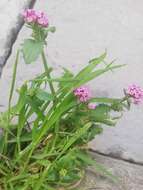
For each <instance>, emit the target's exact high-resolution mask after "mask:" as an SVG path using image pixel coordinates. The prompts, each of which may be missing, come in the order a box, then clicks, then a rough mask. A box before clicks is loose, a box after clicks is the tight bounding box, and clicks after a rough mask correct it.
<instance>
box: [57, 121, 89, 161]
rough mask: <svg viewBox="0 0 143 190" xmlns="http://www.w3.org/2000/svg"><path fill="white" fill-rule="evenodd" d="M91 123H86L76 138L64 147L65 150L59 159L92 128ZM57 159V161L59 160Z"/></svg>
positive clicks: (76, 133) (71, 139)
mask: <svg viewBox="0 0 143 190" xmlns="http://www.w3.org/2000/svg"><path fill="white" fill-rule="evenodd" d="M91 125H92V124H91V123H86V124H85V125H84V126H83V127H82V128H79V129H78V130H77V131H76V132H75V134H74V136H72V137H71V138H70V139H69V140H68V142H67V143H66V145H65V146H64V147H63V150H62V152H61V153H60V155H59V156H58V158H59V157H60V156H61V155H62V154H63V153H64V152H65V151H67V150H68V149H69V148H70V147H71V146H72V145H73V143H75V142H76V141H77V140H78V139H79V138H81V137H82V136H83V135H84V134H85V133H86V131H87V130H88V129H89V128H90V127H91ZM58 158H57V159H58Z"/></svg>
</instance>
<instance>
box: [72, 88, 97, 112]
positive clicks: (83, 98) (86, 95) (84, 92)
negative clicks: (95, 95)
mask: <svg viewBox="0 0 143 190" xmlns="http://www.w3.org/2000/svg"><path fill="white" fill-rule="evenodd" d="M74 95H75V96H76V97H77V98H78V100H79V101H80V102H82V103H85V102H87V101H88V100H90V98H91V91H90V89H89V88H88V87H86V86H81V87H79V88H76V89H75V90H74ZM87 106H88V109H92V110H93V109H95V108H96V104H95V103H88V105H87Z"/></svg>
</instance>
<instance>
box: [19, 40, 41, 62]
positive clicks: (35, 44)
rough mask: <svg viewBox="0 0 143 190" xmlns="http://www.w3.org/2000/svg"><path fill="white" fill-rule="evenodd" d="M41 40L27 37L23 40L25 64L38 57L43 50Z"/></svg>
mask: <svg viewBox="0 0 143 190" xmlns="http://www.w3.org/2000/svg"><path fill="white" fill-rule="evenodd" d="M43 45H44V44H43V42H40V41H35V40H32V39H27V40H25V41H24V44H23V48H22V52H23V56H24V60H25V63H26V64H30V63H32V62H34V61H36V59H37V58H38V56H39V55H40V54H41V52H42V50H43Z"/></svg>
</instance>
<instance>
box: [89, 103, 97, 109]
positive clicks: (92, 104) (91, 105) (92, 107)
mask: <svg viewBox="0 0 143 190" xmlns="http://www.w3.org/2000/svg"><path fill="white" fill-rule="evenodd" d="M96 106H97V105H96V104H95V103H92V102H91V103H89V104H88V109H90V110H94V109H96Z"/></svg>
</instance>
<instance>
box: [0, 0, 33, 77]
mask: <svg viewBox="0 0 143 190" xmlns="http://www.w3.org/2000/svg"><path fill="white" fill-rule="evenodd" d="M34 2H35V0H22V1H21V0H0V75H1V72H2V68H3V66H4V65H5V63H6V61H7V59H8V57H9V55H10V53H11V48H12V45H13V43H14V42H15V40H16V37H17V34H18V32H19V30H20V29H21V27H22V24H23V20H22V19H21V18H20V14H21V11H22V10H23V9H25V8H28V7H32V6H33V4H34Z"/></svg>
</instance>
